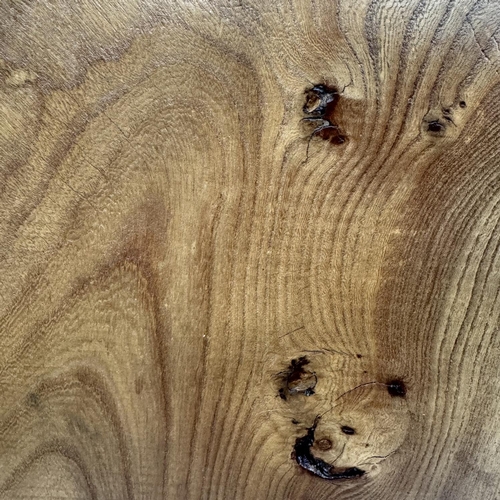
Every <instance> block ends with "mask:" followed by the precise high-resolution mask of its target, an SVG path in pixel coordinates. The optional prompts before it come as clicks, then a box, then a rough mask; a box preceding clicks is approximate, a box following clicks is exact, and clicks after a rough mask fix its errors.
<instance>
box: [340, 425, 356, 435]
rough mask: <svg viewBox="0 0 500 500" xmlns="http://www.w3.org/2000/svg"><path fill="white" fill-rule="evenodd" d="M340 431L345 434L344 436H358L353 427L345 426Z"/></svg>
mask: <svg viewBox="0 0 500 500" xmlns="http://www.w3.org/2000/svg"><path fill="white" fill-rule="evenodd" d="M340 430H341V431H342V432H343V433H344V434H349V435H352V434H356V431H355V430H354V429H353V428H352V427H349V426H348V425H343V426H342V427H341V428H340Z"/></svg>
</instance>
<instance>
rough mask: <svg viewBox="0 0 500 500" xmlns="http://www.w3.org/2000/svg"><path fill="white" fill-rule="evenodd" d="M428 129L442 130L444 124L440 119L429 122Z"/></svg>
mask: <svg viewBox="0 0 500 500" xmlns="http://www.w3.org/2000/svg"><path fill="white" fill-rule="evenodd" d="M427 130H428V131H429V132H442V131H443V130H444V125H443V124H442V123H439V122H438V121H433V122H429V123H428V125H427Z"/></svg>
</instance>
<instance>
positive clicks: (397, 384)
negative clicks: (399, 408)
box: [387, 380, 406, 398]
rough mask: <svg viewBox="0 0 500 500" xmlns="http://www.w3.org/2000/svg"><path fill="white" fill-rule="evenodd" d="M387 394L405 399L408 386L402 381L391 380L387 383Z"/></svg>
mask: <svg viewBox="0 0 500 500" xmlns="http://www.w3.org/2000/svg"><path fill="white" fill-rule="evenodd" d="M387 392H388V393H389V394H390V395H391V396H393V397H399V398H404V397H405V396H406V386H405V384H404V382H403V381H401V380H391V381H390V382H387Z"/></svg>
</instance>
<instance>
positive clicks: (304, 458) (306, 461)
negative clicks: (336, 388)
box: [292, 417, 365, 480]
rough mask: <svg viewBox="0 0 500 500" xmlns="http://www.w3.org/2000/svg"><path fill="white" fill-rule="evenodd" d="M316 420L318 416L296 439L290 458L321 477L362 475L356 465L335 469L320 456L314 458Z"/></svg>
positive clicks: (334, 478) (346, 477) (340, 477)
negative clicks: (312, 448)
mask: <svg viewBox="0 0 500 500" xmlns="http://www.w3.org/2000/svg"><path fill="white" fill-rule="evenodd" d="M318 422H319V417H316V419H315V420H314V424H313V425H312V427H310V428H309V429H307V434H306V435H305V436H302V437H299V438H297V439H296V441H295V445H294V447H293V453H292V458H294V459H295V460H296V462H297V463H298V464H299V466H300V467H302V468H303V469H305V470H307V471H308V472H311V473H312V474H314V475H315V476H318V477H321V478H323V479H330V480H336V479H353V478H357V477H361V476H363V475H364V473H365V471H364V470H361V469H358V468H357V467H349V468H347V469H342V470H338V471H336V469H335V467H334V466H333V465H330V464H329V463H327V462H325V461H324V460H322V459H321V458H316V457H315V456H314V455H313V454H312V453H311V446H312V445H313V444H314V433H315V431H316V427H317V425H318Z"/></svg>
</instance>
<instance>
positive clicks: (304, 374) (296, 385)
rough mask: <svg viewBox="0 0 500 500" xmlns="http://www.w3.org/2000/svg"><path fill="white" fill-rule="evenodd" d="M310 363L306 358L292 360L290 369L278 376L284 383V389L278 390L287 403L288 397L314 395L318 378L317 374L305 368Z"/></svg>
mask: <svg viewBox="0 0 500 500" xmlns="http://www.w3.org/2000/svg"><path fill="white" fill-rule="evenodd" d="M309 363H310V361H309V359H307V357H306V356H301V357H300V358H297V359H292V361H291V362H290V365H289V366H288V368H287V369H286V370H285V371H283V372H280V373H279V374H278V377H279V378H280V379H281V383H282V387H280V389H279V390H278V394H279V396H280V398H281V399H283V400H285V401H286V400H287V399H288V396H295V395H297V394H303V395H304V396H312V395H313V394H314V389H315V387H316V384H317V383H318V377H317V376H316V373H315V372H313V371H311V370H309V369H306V368H305V367H306V366H307V365H308V364H309Z"/></svg>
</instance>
